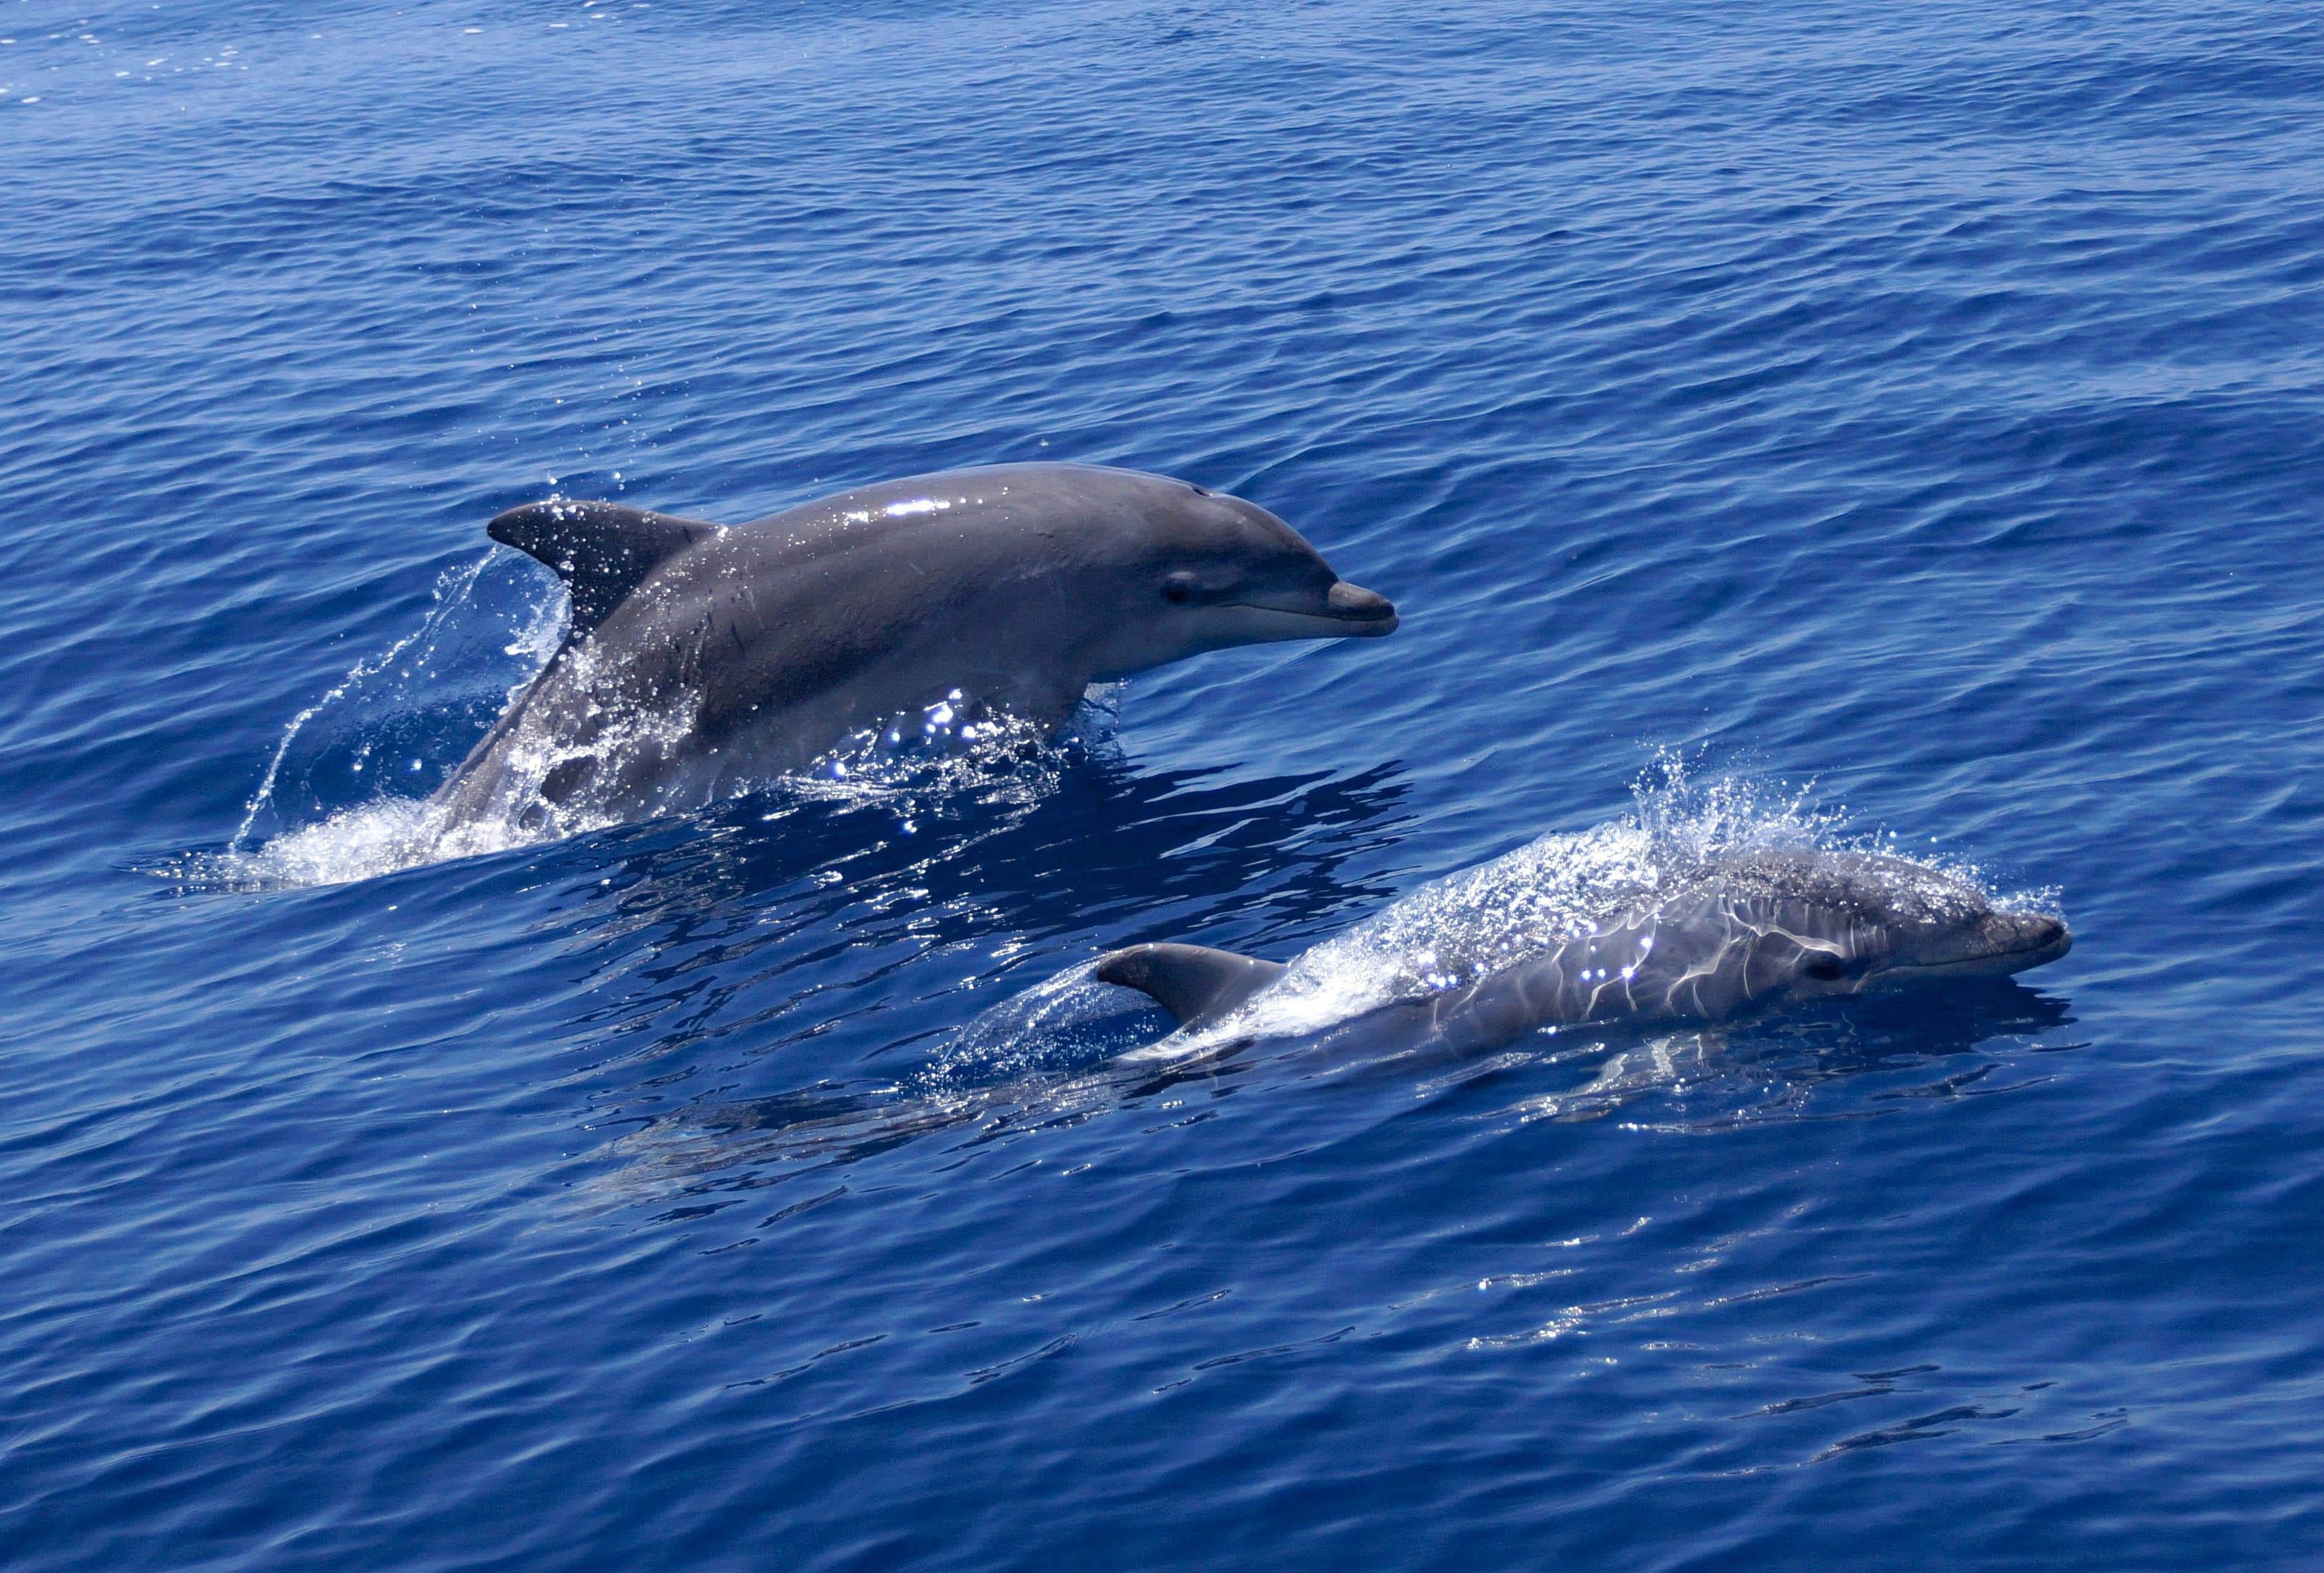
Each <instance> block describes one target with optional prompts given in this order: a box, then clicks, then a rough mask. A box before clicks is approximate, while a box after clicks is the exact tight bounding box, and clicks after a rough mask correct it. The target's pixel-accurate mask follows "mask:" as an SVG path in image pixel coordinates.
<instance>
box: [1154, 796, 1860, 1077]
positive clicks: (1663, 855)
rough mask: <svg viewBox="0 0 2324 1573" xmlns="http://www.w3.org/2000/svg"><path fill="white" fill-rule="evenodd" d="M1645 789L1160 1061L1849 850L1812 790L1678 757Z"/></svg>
mask: <svg viewBox="0 0 2324 1573" xmlns="http://www.w3.org/2000/svg"><path fill="white" fill-rule="evenodd" d="M1632 791H1633V795H1634V796H1635V798H1636V800H1637V807H1636V809H1635V810H1634V811H1633V812H1632V813H1630V814H1624V815H1622V816H1621V817H1619V818H1618V819H1613V820H1609V821H1608V822H1607V823H1603V824H1600V825H1596V826H1593V827H1592V828H1591V829H1589V830H1585V831H1579V832H1552V833H1550V834H1548V835H1545V836H1543V837H1541V838H1540V839H1539V840H1537V841H1535V842H1531V843H1529V844H1527V845H1526V846H1522V847H1519V848H1517V850H1516V851H1512V852H1508V853H1506V854H1504V855H1503V856H1501V857H1499V858H1496V859H1494V860H1491V861H1490V862H1487V863H1481V864H1479V865H1478V866H1477V867H1475V868H1473V869H1462V871H1461V872H1459V873H1456V874H1452V875H1448V876H1446V877H1445V878H1441V879H1438V880H1436V881H1434V883H1432V884H1429V885H1425V886H1423V887H1421V888H1419V889H1417V890H1416V891H1414V892H1413V893H1412V894H1411V895H1409V896H1406V897H1404V898H1403V899H1401V900H1399V901H1397V902H1395V903H1393V904H1392V905H1390V906H1388V907H1387V908H1386V909H1384V910H1383V911H1381V912H1379V913H1378V914H1376V915H1373V916H1371V917H1369V918H1366V919H1364V920H1363V921H1362V922H1360V923H1358V924H1355V925H1354V926H1353V927H1351V928H1349V929H1347V930H1346V931H1344V932H1343V933H1342V934H1336V935H1334V936H1333V938H1331V939H1329V940H1326V941H1324V942H1323V943H1322V944H1319V945H1317V946H1315V947H1314V949H1313V950H1310V951H1308V952H1305V954H1303V955H1300V956H1299V957H1297V958H1296V959H1295V960H1294V961H1292V962H1291V963H1290V965H1289V969H1288V970H1286V972H1285V973H1284V975H1283V976H1282V978H1281V979H1279V980H1277V982H1276V983H1275V984H1274V985H1273V986H1272V987H1270V988H1268V989H1266V990H1265V991H1263V992H1262V993H1260V994H1259V995H1258V996H1256V997H1255V998H1252V1000H1251V1001H1250V1003H1249V1004H1248V1005H1246V1006H1244V1007H1241V1008H1240V1009H1239V1010H1236V1011H1233V1012H1231V1013H1230V1014H1228V1015H1227V1016H1223V1017H1222V1018H1221V1019H1220V1020H1218V1021H1216V1022H1213V1023H1212V1024H1211V1025H1210V1026H1205V1027H1202V1028H1198V1029H1195V1030H1193V1031H1187V1032H1180V1033H1176V1034H1173V1035H1171V1036H1170V1037H1168V1038H1167V1039H1165V1040H1164V1041H1163V1042H1162V1043H1160V1044H1154V1045H1151V1047H1150V1049H1149V1050H1148V1051H1146V1053H1148V1055H1149V1056H1150V1057H1153V1058H1157V1059H1175V1058H1177V1057H1179V1056H1181V1055H1187V1054H1194V1053H1202V1052H1203V1051H1205V1050H1207V1049H1209V1048H1212V1047H1214V1046H1216V1045H1217V1044H1222V1043H1224V1042H1227V1041H1230V1040H1231V1039H1234V1038H1238V1037H1244V1036H1253V1035H1256V1036H1265V1037H1277V1036H1282V1037H1290V1036H1298V1035H1306V1034H1312V1033H1317V1032H1321V1031H1323V1030H1324V1029H1326V1028H1329V1027H1332V1026H1336V1025H1338V1024H1340V1023H1342V1022H1345V1021H1349V1020H1351V1019H1352V1018H1354V1017H1356V1016H1361V1015H1363V1014H1365V1013H1366V1012H1369V1011H1371V1010H1376V1009H1378V1008H1379V1007H1383V1006H1386V1005H1389V1004H1392V1003H1394V1002H1396V1001H1397V1000H1401V999H1411V998H1416V997H1417V996H1420V995H1423V994H1426V993H1432V992H1443V991H1446V990H1450V989H1464V988H1467V987H1469V986H1471V985H1472V984H1474V983H1476V982H1478V981H1479V980H1482V979H1484V978H1488V977H1490V976H1492V975H1493V974H1494V973H1496V972H1499V971H1500V970H1503V969H1505V968H1507V967H1509V966H1513V965H1515V964H1517V963H1518V962H1520V961H1525V960H1526V959H1528V958H1529V957H1532V956H1535V955H1539V954H1540V953H1542V952H1545V951H1549V950H1553V949H1555V948H1556V947H1557V946H1558V945H1560V944H1562V943H1565V942H1567V941H1569V940H1573V939H1579V938H1583V937H1586V936H1588V935H1590V934H1594V933H1596V932H1597V929H1598V925H1600V924H1604V923H1606V922H1608V921H1609V919H1610V918H1612V917H1613V916H1614V915H1618V914H1619V913H1621V912H1624V911H1626V910H1628V909H1632V908H1635V907H1636V906H1640V905H1642V904H1645V903H1647V902H1650V901H1652V900H1653V899H1654V897H1655V895H1656V893H1657V892H1658V891H1660V890H1663V889H1665V888H1667V887H1668V886H1670V885H1671V884H1672V883H1673V882H1674V881H1676V880H1679V879H1682V878H1686V877H1688V876H1690V875H1692V873H1694V872H1695V871H1697V870H1699V869H1701V866H1702V864H1703V863H1705V862H1706V861H1708V860H1711V859H1713V858H1717V857H1720V856H1728V855H1732V854H1735V853H1738V852H1742V851H1750V850H1755V849H1762V848H1769V847H1779V846H1780V847H1808V846H1829V845H1832V844H1835V842H1836V837H1835V833H1834V831H1835V826H1836V824H1837V822H1838V815H1837V814H1833V813H1818V812H1815V811H1812V809H1810V807H1809V806H1808V795H1807V794H1808V789H1807V788H1804V787H1797V788H1781V789H1778V788H1774V787H1768V786H1765V785H1762V784H1760V783H1757V782H1755V781H1752V780H1750V779H1748V778H1747V777H1717V778H1714V779H1712V780H1710V781H1708V782H1703V783H1700V784H1698V783H1695V782H1693V781H1692V780H1691V779H1690V777H1689V773H1688V770H1687V768H1686V767H1685V765H1684V762H1683V760H1682V759H1679V758H1677V757H1676V756H1674V755H1668V754H1665V755H1663V756H1660V757H1658V758H1657V759H1655V762H1654V764H1653V765H1652V766H1651V767H1650V768H1648V769H1647V770H1646V772H1645V773H1644V774H1642V775H1641V776H1640V777H1639V778H1638V780H1637V782H1636V783H1634V784H1633V787H1632Z"/></svg>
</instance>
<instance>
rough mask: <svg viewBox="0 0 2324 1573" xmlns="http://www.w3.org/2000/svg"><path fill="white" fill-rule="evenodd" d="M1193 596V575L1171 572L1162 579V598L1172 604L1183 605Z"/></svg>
mask: <svg viewBox="0 0 2324 1573" xmlns="http://www.w3.org/2000/svg"><path fill="white" fill-rule="evenodd" d="M1162 599H1163V600H1165V601H1167V602H1168V603H1170V604H1171V605H1173V606H1184V605H1185V604H1186V603H1188V602H1190V601H1192V600H1193V599H1194V575H1192V574H1173V575H1170V576H1169V577H1168V578H1167V579H1165V580H1163V581H1162Z"/></svg>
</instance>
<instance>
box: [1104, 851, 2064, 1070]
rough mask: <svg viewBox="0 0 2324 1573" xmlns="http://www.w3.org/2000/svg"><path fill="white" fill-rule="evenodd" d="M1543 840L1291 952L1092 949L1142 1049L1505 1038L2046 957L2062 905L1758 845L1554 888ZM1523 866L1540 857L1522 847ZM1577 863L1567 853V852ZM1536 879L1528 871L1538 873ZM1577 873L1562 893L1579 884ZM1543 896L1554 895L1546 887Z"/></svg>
mask: <svg viewBox="0 0 2324 1573" xmlns="http://www.w3.org/2000/svg"><path fill="white" fill-rule="evenodd" d="M1582 839H1583V838H1545V842H1536V843H1535V847H1533V848H1528V849H1522V850H1521V851H1519V852H1517V853H1513V854H1511V855H1510V856H1509V857H1508V858H1506V859H1502V860H1498V861H1497V863H1495V864H1488V865H1486V866H1485V867H1484V868H1483V869H1472V870H1471V871H1470V872H1469V874H1468V875H1467V876H1455V877H1454V879H1452V880H1450V881H1445V882H1441V883H1440V884H1439V885H1436V886H1432V887H1429V888H1426V889H1424V890H1423V891H1421V892H1419V893H1417V894H1416V896H1414V897H1408V898H1407V899H1406V901H1405V902H1403V903H1399V904H1397V906H1391V907H1390V908H1389V909H1388V911H1387V912H1385V913H1383V914H1381V915H1379V916H1378V917H1375V918H1373V919H1371V920H1369V921H1368V922H1367V923H1366V924H1360V925H1358V927H1357V928H1356V929H1354V930H1351V931H1350V932H1349V933H1348V934H1344V935H1342V936H1339V937H1337V938H1335V939H1333V940H1332V941H1327V942H1326V943H1323V944H1322V945H1319V946H1317V947H1315V948H1314V950H1312V951H1310V952H1307V953H1306V954H1305V955H1303V956H1301V957H1299V958H1297V959H1296V960H1294V961H1291V962H1289V963H1288V964H1286V963H1283V962H1279V961H1260V960H1259V959H1258V958H1256V957H1252V956H1244V955H1238V954H1236V953H1234V952H1231V951H1220V950H1211V949H1208V948H1205V947H1203V946H1201V945H1187V944H1143V945H1132V946H1130V947H1129V948H1128V949H1126V950H1118V951H1114V952H1111V953H1109V954H1107V955H1105V956H1103V957H1102V958H1100V959H1099V961H1098V962H1097V967H1096V977H1097V979H1098V980H1099V981H1101V982H1104V983H1112V984H1119V985H1121V986H1123V987H1125V988H1130V989H1138V990H1139V991H1141V992H1143V993H1145V994H1147V995H1148V996H1150V997H1152V998H1154V999H1155V1000H1156V1001H1157V1003H1159V1004H1160V1005H1161V1006H1162V1007H1163V1008H1164V1009H1166V1010H1167V1011H1169V1012H1170V1013H1171V1015H1173V1016H1176V1017H1177V1019H1178V1024H1179V1030H1178V1031H1177V1032H1176V1033H1175V1034H1173V1035H1171V1036H1170V1037H1167V1038H1165V1039H1164V1040H1162V1041H1161V1042H1160V1043H1158V1044H1151V1045H1149V1046H1148V1047H1147V1048H1145V1049H1141V1050H1138V1051H1135V1052H1134V1053H1133V1054H1132V1055H1131V1056H1130V1058H1133V1059H1171V1058H1176V1057H1178V1056H1180V1055H1185V1054H1193V1053H1201V1052H1202V1051H1203V1050H1205V1049H1211V1048H1215V1047H1217V1046H1219V1045H1220V1044H1222V1043H1227V1042H1241V1041H1245V1040H1248V1039H1249V1038H1251V1037H1255V1036H1264V1035H1312V1034H1315V1033H1320V1032H1323V1031H1326V1030H1328V1029H1332V1028H1335V1027H1338V1026H1342V1025H1344V1024H1348V1023H1351V1022H1352V1023H1360V1025H1361V1026H1362V1027H1363V1028H1364V1035H1365V1037H1366V1038H1367V1040H1370V1039H1374V1038H1378V1039H1383V1040H1386V1041H1388V1042H1390V1043H1393V1044H1397V1045H1399V1046H1423V1045H1441V1046H1443V1047H1445V1048H1448V1049H1450V1050H1452V1051H1454V1052H1456V1053H1469V1052H1476V1051H1482V1050H1487V1049H1491V1048H1497V1047H1499V1046H1501V1045H1503V1044H1509V1043H1513V1042H1515V1041H1516V1040H1517V1039H1518V1038H1520V1037H1523V1036H1525V1035H1526V1034H1528V1033H1531V1032H1535V1031H1537V1030H1540V1029H1542V1028H1552V1029H1554V1028H1560V1027H1571V1026H1592V1025H1599V1024H1612V1023H1626V1022H1636V1023H1677V1022H1713V1021H1719V1020H1722V1019H1725V1018H1728V1017H1730V1016H1737V1015H1739V1014H1742V1013H1743V1012H1745V1011H1747V1010H1748V1009H1751V1008H1753V1007H1766V1006H1770V1005H1776V1004H1781V1003H1784V1002H1787V1001H1796V1000H1804V999H1812V998H1826V997H1831V996H1836V995H1852V994H1861V993H1865V992H1867V991H1870V990H1874V989H1889V988H1893V987H1897V986H1901V985H1905V984H1913V983H1921V982H1929V981H1935V980H1945V979H1961V978H1996V977H2004V976H2006V975H2008V974H2011V973H2015V972H2022V971H2024V970H2026V969H2028V968H2030V967H2038V966H2041V965H2043V963H2044V962H2047V961H2055V960H2056V959H2057V958H2059V957H2060V956H2062V955H2064V954H2065V953H2066V952H2067V950H2068V949H2069V948H2070V946H2071V944H2072V943H2073V940H2072V936H2071V934H2070V933H2069V932H2068V930H2067V927H2066V924H2065V922H2064V920H2063V919H2061V918H2059V917H2056V916H2054V915H2051V914H2048V913H2044V912H2037V911H2014V910H2009V909H2007V908H2006V907H2004V906H1999V905H1997V904H1996V903H1995V902H1994V901H1993V900H1992V899H1991V898H1989V897H1987V895H1986V894H1985V893H1984V892H1983V891H1982V890H1980V889H1978V888H1977V887H1976V886H1974V885H1972V884H1970V883H1969V882H1968V881H1967V880H1964V879H1961V878H1955V877H1954V876H1952V875H1950V874H1948V873H1945V872H1943V871H1942V870H1940V869H1934V868H1931V867H1930V866H1928V865H1926V864H1923V863H1916V862H1912V861H1908V860H1904V859H1901V858H1894V857H1886V856H1883V855H1879V854H1876V853H1870V852H1859V851H1819V850H1812V849H1805V848H1779V847H1766V848H1758V849H1752V850H1744V851H1730V852H1724V853H1720V854H1718V855H1714V856H1708V857H1704V858H1702V859H1701V860H1697V861H1693V862H1692V863H1689V864H1686V865H1684V866H1682V867H1680V868H1678V869H1674V870H1670V871H1664V870H1660V869H1655V868H1653V867H1651V866H1650V865H1649V866H1647V867H1645V868H1643V869H1641V868H1640V867H1639V866H1638V865H1637V864H1636V863H1635V862H1632V863H1628V864H1624V863H1622V862H1621V861H1619V860H1613V861H1609V863H1608V864H1607V865H1606V866H1608V867H1611V868H1614V869H1616V870H1617V873H1618V876H1619V877H1618V878H1613V879H1610V880H1608V879H1599V880H1595V881H1584V882H1583V883H1585V884H1591V885H1594V888H1592V889H1591V890H1590V891H1589V892H1588V893H1587V894H1586V895H1585V897H1584V898H1583V899H1582V900H1579V901H1560V900H1557V899H1554V897H1556V896H1557V895H1558V892H1557V891H1556V889H1555V888H1554V886H1555V881H1554V880H1544V879H1539V878H1534V876H1536V875H1538V873H1539V872H1540V870H1541V869H1542V868H1543V867H1544V866H1545V859H1544V857H1543V856H1542V851H1541V850H1542V849H1543V848H1544V847H1545V846H1547V845H1549V843H1551V842H1557V841H1561V840H1562V841H1563V842H1565V843H1568V844H1567V845H1566V846H1565V847H1563V848H1558V847H1552V848H1551V850H1552V851H1561V852H1569V851H1570V850H1571V843H1574V842H1579V841H1581V840H1582ZM1528 860H1529V861H1528ZM1568 862H1569V863H1570V862H1571V859H1570V858H1569V859H1568ZM1528 879H1531V883H1530V884H1529V883H1528ZM1569 888H1571V887H1570V883H1569ZM1545 892H1546V894H1547V895H1548V896H1549V897H1553V898H1552V899H1547V900H1539V899H1535V898H1536V897H1541V896H1542V895H1543V894H1544V893H1545Z"/></svg>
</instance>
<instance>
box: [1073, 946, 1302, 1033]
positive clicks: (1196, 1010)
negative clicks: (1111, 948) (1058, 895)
mask: <svg viewBox="0 0 2324 1573" xmlns="http://www.w3.org/2000/svg"><path fill="white" fill-rule="evenodd" d="M1281 976H1283V963H1282V962H1280V961H1260V960H1259V958H1258V957H1256V956H1239V955H1237V954H1235V953H1234V952H1232V951H1214V950H1211V949H1209V948H1208V947H1206V946H1203V945H1132V946H1130V948H1129V949H1128V950H1123V951H1115V952H1112V953H1111V954H1110V955H1105V956H1101V957H1099V958H1098V963H1097V979H1098V981H1099V982H1101V983H1117V984H1120V986H1121V987H1123V988H1125V989H1137V990H1139V992H1140V993H1143V994H1148V995H1151V996H1153V998H1154V1000H1155V1002H1156V1003H1157V1004H1158V1005H1160V1006H1161V1007H1162V1008H1163V1009H1165V1010H1167V1011H1168V1012H1169V1013H1170V1014H1171V1015H1172V1016H1176V1017H1177V1018H1178V1025H1179V1026H1205V1025H1207V1024H1208V1023H1210V1022H1213V1021H1215V1020H1217V1019H1218V1018H1219V1017H1220V1016H1224V1015H1225V1014H1226V1013H1227V1012H1228V1011H1230V1010H1232V1009H1233V1008H1234V1007H1236V1006H1238V1005H1240V1004H1241V1003H1242V1002H1243V1001H1244V1000H1246V999H1249V998H1250V997H1251V996H1252V995H1254V994H1256V993H1258V992H1259V990H1260V989H1264V988H1266V987H1267V986H1268V984H1270V983H1272V982H1274V981H1275V980H1277V978H1280V977H1281Z"/></svg>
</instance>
